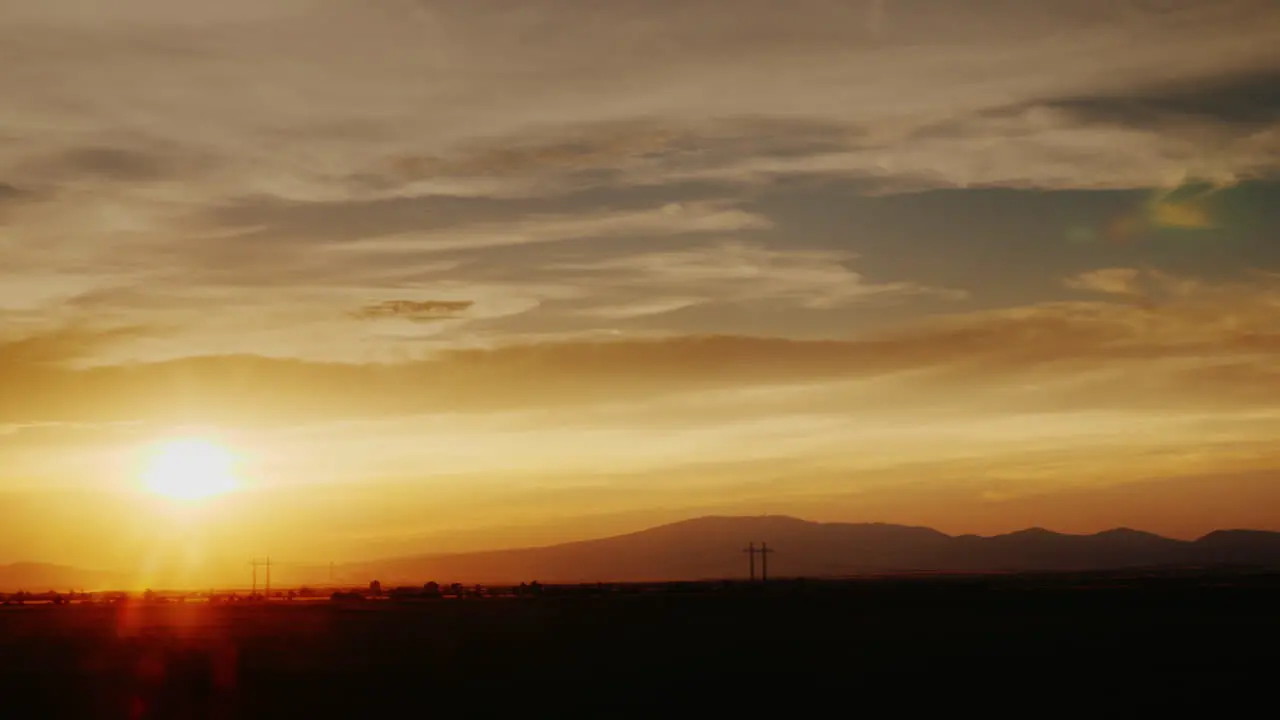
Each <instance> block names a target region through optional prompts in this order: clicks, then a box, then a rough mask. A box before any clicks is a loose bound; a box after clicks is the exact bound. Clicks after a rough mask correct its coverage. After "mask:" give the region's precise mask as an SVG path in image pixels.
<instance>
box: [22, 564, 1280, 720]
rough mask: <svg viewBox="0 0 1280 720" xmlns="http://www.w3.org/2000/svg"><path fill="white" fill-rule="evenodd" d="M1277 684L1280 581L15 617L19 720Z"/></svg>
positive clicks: (924, 701)
mask: <svg viewBox="0 0 1280 720" xmlns="http://www.w3.org/2000/svg"><path fill="white" fill-rule="evenodd" d="M1278 670H1280V579H1278V578H1275V577H1252V578H1241V577H1232V578H1204V577H1201V578H1180V579H1179V578H1172V579H1159V580H1153V579H1148V580H1124V581H1121V580H1115V579H1110V580H1090V581H1083V580H1075V581H1065V580H1063V579H1041V580H1033V579H1029V578H1015V579H1007V580H1002V581H992V580H967V581H955V580H934V581H910V582H896V581H895V582H888V581H875V582H851V583H840V584H834V583H832V584H815V583H812V582H810V583H805V584H794V583H790V582H785V581H784V582H773V583H770V584H769V586H768V587H767V588H762V587H759V586H755V587H750V588H743V587H738V588H737V589H724V588H718V587H716V586H708V587H706V588H701V589H692V590H690V589H685V590H683V591H679V592H676V591H672V592H648V593H637V594H625V593H620V594H609V595H604V596H589V595H581V596H556V595H547V596H544V597H537V598H522V599H515V598H504V599H480V600H475V599H466V600H455V599H446V600H436V601H425V602H407V603H400V602H393V601H365V602H356V603H350V604H342V603H330V602H328V601H322V602H308V603H303V602H273V603H272V604H270V605H268V606H263V605H251V604H240V605H222V606H203V605H194V604H188V605H177V604H166V605H144V604H133V605H122V606H102V605H100V606H92V605H70V606H58V607H55V606H37V607H32V606H28V607H7V608H2V609H0V691H2V692H3V698H4V700H3V702H4V706H3V709H0V717H33V718H36V717H38V718H45V717H85V718H117V717H135V718H149V717H174V718H206V717H214V718H217V717H280V718H304V717H370V716H377V717H431V716H436V715H451V716H454V717H470V716H481V715H489V714H501V715H506V716H510V717H530V716H533V717H543V716H550V717H556V716H566V715H578V716H592V717H617V716H623V715H626V716H644V717H652V716H657V715H677V716H683V715H694V714H697V715H702V716H707V715H709V714H710V716H720V715H721V714H722V713H725V712H731V713H733V714H736V715H742V714H744V713H745V714H752V715H754V714H764V713H765V712H766V711H767V710H768V711H771V712H772V711H781V712H783V713H785V714H786V715H787V716H792V715H794V714H800V713H804V714H808V712H809V711H810V710H812V711H813V712H820V713H822V714H823V715H836V716H850V715H883V714H894V715H914V714H915V713H916V712H917V711H923V710H926V709H928V710H933V709H942V708H949V709H951V710H952V711H955V712H958V711H959V710H961V709H964V708H968V709H975V708H976V709H978V710H979V711H983V712H991V711H997V712H999V713H1000V714H1005V713H1007V712H1012V713H1014V714H1017V715H1019V716H1031V717H1040V716H1057V715H1059V714H1061V713H1064V712H1066V711H1067V709H1068V708H1073V709H1075V711H1077V712H1078V711H1080V710H1086V711H1088V712H1089V713H1090V714H1091V715H1092V716H1104V717H1106V716H1112V715H1116V714H1120V713H1121V712H1122V710H1123V711H1125V712H1128V711H1130V710H1132V709H1138V710H1147V711H1156V710H1160V711H1164V710H1171V709H1183V710H1185V709H1187V708H1188V707H1190V706H1191V705H1193V704H1194V705H1198V706H1200V707H1202V708H1205V709H1208V710H1211V711H1217V712H1226V711H1235V710H1242V709H1244V708H1248V707H1249V706H1250V701H1252V700H1258V701H1259V702H1262V703H1263V704H1262V705H1259V706H1258V707H1257V709H1256V710H1253V711H1252V712H1250V714H1256V713H1262V714H1264V715H1268V716H1269V715H1270V714H1271V712H1272V711H1273V710H1274V707H1273V702H1274V701H1273V700H1268V699H1267V697H1268V696H1269V695H1271V694H1272V693H1271V690H1270V689H1271V688H1273V687H1274V683H1275V682H1277V677H1278V672H1277V671H1278ZM1233 714H1234V713H1233Z"/></svg>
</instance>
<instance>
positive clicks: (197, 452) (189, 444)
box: [142, 438, 240, 501]
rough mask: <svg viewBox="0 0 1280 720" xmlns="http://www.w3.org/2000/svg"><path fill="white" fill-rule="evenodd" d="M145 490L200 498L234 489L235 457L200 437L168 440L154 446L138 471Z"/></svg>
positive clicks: (235, 487) (235, 485)
mask: <svg viewBox="0 0 1280 720" xmlns="http://www.w3.org/2000/svg"><path fill="white" fill-rule="evenodd" d="M142 480H143V482H144V483H145V485H146V488H147V490H149V491H150V492H152V493H155V494H156V495H161V496H163V497H167V498H171V499H174V500H183V501H194V500H203V499H206V498H210V497H214V496H215V495H222V494H224V493H229V492H232V491H234V490H236V489H237V488H238V487H239V485H240V483H239V480H238V479H237V478H236V474H235V456H234V455H233V454H232V453H231V452H230V451H229V450H227V449H226V448H224V447H222V446H220V445H218V444H216V443H212V442H209V441H208V440H203V439H200V438H187V439H182V440H170V441H168V442H165V443H162V444H161V445H159V446H158V447H156V449H155V451H154V452H153V453H152V454H151V456H150V457H149V458H148V460H147V465H146V468H145V469H144V471H143V473H142Z"/></svg>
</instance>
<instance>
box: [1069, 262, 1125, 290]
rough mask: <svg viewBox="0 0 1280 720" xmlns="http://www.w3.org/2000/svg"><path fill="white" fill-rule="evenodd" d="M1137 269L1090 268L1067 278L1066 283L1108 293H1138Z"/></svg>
mask: <svg viewBox="0 0 1280 720" xmlns="http://www.w3.org/2000/svg"><path fill="white" fill-rule="evenodd" d="M1140 274H1141V272H1140V271H1139V270H1135V269H1133V268H1105V269H1102V270H1091V271H1089V272H1087V273H1082V274H1080V275H1077V276H1075V277H1072V278H1067V280H1066V285H1067V287H1069V288H1073V289H1076V290H1090V291H1093V292H1100V293H1109V294H1112V295H1138V294H1140V293H1141V290H1139V288H1138V283H1137V280H1138V277H1139V275H1140Z"/></svg>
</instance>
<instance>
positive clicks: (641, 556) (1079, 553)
mask: <svg viewBox="0 0 1280 720" xmlns="http://www.w3.org/2000/svg"><path fill="white" fill-rule="evenodd" d="M749 542H751V543H756V546H757V547H758V546H759V544H760V543H768V544H769V547H770V549H771V550H773V551H774V552H772V553H771V554H770V556H769V572H770V575H771V576H772V577H801V576H803V577H832V576H845V575H859V574H872V573H903V572H941V573H948V572H951V573H959V572H963V573H978V572H1038V571H1071V570H1081V571H1085V570H1122V569H1137V568H1191V567H1222V566H1237V567H1254V568H1270V569H1278V570H1280V533H1277V532H1264V531H1256V530H1219V531H1215V532H1212V533H1209V534H1208V535H1205V536H1203V537H1201V538H1198V539H1196V540H1176V539H1171V538H1166V537H1161V536H1159V535H1154V534H1151V533H1147V532H1141V531H1138V530H1130V529H1127V528H1120V529H1115V530H1108V531H1106V532H1101V533H1097V534H1094V535H1068V534H1063V533H1057V532H1052V531H1049V530H1045V529H1043V528H1031V529H1028V530H1021V531H1018V532H1014V533H1009V534H1005V535H995V536H990V537H983V536H978V535H947V534H944V533H941V532H939V531H937V530H933V529H930V528H926V527H910V526H904V525H886V524H880V523H818V522H810V521H806V520H800V519H796V518H792V517H785V516H758V517H704V518H697V519H693V520H686V521H683V522H677V523H672V524H670V525H663V526H659V527H655V528H650V529H647V530H642V531H640V532H635V533H630V534H626V535H618V536H615V537H608V538H603V539H598V540H585V541H580V542H571V543H565V544H561V545H551V546H547V547H535V548H521V549H511V550H492V551H484V552H469V553H448V554H423V555H413V556H408V557H396V558H388V559H382V560H375V561H370V562H362V563H349V564H345V565H341V566H338V567H337V568H335V571H336V572H335V574H334V575H333V577H335V578H336V579H337V580H338V581H340V582H342V583H354V584H361V585H362V584H366V583H368V582H369V581H370V580H373V579H377V580H379V581H381V582H382V583H383V585H386V586H390V585H393V584H413V585H420V584H422V583H423V582H426V581H428V580H434V581H437V582H441V583H448V582H461V583H467V584H470V583H487V584H498V583H516V582H522V581H532V580H537V581H539V582H542V583H581V582H597V581H600V582H647V581H663V580H672V581H680V580H706V579H719V578H745V577H746V576H747V573H748V560H747V556H746V554H745V553H744V552H743V549H744V548H746V546H747V544H748V543H749ZM757 563H759V559H758V558H757ZM284 570H285V569H284V568H281V570H280V571H279V572H280V574H279V575H278V576H277V577H278V583H277V585H276V586H277V587H281V586H283V585H285V584H291V585H303V584H314V585H323V584H325V583H326V582H327V580H328V578H329V577H330V576H329V568H328V566H327V565H326V566H324V567H323V568H322V567H319V566H316V567H313V568H310V569H308V568H301V567H294V568H291V569H289V571H288V572H287V573H286V572H284ZM120 578H121V576H119V575H113V574H110V573H102V572H96V571H87V570H78V569H75V568H68V567H62V566H55V565H44V564H38V563H20V564H15V565H5V566H0V591H4V590H8V591H12V590H16V589H19V588H26V589H28V590H33V591H42V590H45V589H48V588H58V589H66V588H87V589H115V588H116V587H122V586H123V585H122V583H124V582H125V581H123V580H121V579H120ZM246 579H247V578H246Z"/></svg>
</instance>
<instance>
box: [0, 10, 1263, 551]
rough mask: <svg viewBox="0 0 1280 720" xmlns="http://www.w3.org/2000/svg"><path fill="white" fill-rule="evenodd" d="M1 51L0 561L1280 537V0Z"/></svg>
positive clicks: (34, 45)
mask: <svg viewBox="0 0 1280 720" xmlns="http://www.w3.org/2000/svg"><path fill="white" fill-rule="evenodd" d="M0 65H2V66H3V67H4V68H5V69H4V71H3V72H0V97H3V98H4V102H3V111H0V563H7V562H15V561H20V560H23V561H26V560H30V561H42V562H55V563H63V564H69V565H76V566H81V567H92V568H103V569H116V570H122V571H137V572H151V571H152V570H153V569H154V568H155V567H161V566H167V564H174V563H182V562H189V563H193V566H198V567H204V568H212V567H214V566H217V567H235V568H237V570H236V572H240V570H239V568H240V567H241V566H243V565H244V562H245V561H247V559H248V558H249V557H250V556H252V555H266V554H271V555H272V556H273V557H276V558H280V561H281V562H299V563H302V562H328V561H330V560H336V561H340V562H341V561H345V560H355V559H361V558H376V557H384V556H393V555H399V554H407V553H418V552H433V551H453V550H466V549H477V548H493V547H508V546H519V545H527V544H545V543H550V542H556V541H561V540H570V539H581V538H588V537H598V536H603V535H609V534H615V533H620V532H627V531H632V530H637V529H640V528H643V527H647V526H650V525H654V524H658V523H662V522H668V521H673V520H678V519H684V518H688V517H694V516H700V515H708V514H759V513H772V514H790V515H796V516H800V517H805V518H809V519H814V520H830V521H834V520H840V521H883V522H896V523H908V524H920V525H930V526H932V527H936V528H938V529H940V530H943V531H945V532H952V533H961V532H976V533H980V534H992V533H998V532H1005V531H1009V530H1014V529H1019V528H1023V527H1028V526H1044V527H1049V528H1052V529H1057V530H1062V531H1069V532H1086V531H1089V532H1091V531H1096V530H1102V529H1106V528H1109V527H1114V526H1121V525H1124V526H1132V527H1139V528H1143V529H1147V530H1152V531H1156V532H1160V533H1164V534H1169V535H1173V536H1178V537H1195V536H1197V535H1199V534H1201V533H1203V532H1207V531H1208V530H1211V529H1214V528H1218V527H1251V528H1258V529H1275V530H1280V482H1277V480H1278V478H1280V476H1278V475H1277V474H1276V471H1277V469H1280V445H1277V442H1276V439H1277V438H1278V437H1280V173H1277V170H1278V169H1280V3H1277V2H1275V1H1274V0H1036V1H1035V2H1023V1H1021V0H968V1H967V2H957V1H956V0H843V1H841V0H786V1H785V2H783V1H781V0H778V1H776V2H775V1H772V0H733V1H732V2H730V0H678V1H677V0H609V1H608V2H601V1H599V0H220V1H219V2H208V1H206V0H200V1H198V2H197V1H196V0H114V1H113V2H98V1H95V0H40V1H39V2H34V1H33V0H0ZM174 438H200V439H203V440H205V441H207V442H209V443H212V444H215V445H217V446H218V447H221V448H225V449H226V450H227V451H228V452H230V453H231V454H232V455H234V456H235V458H236V462H237V467H236V476H237V477H238V478H239V479H240V480H241V487H240V488H239V489H238V490H237V491H236V492H232V493H228V494H226V495H223V496H219V497H216V498H212V499H210V500H208V501H204V502H200V503H194V504H193V503H185V504H183V503H175V502H173V501H172V500H170V499H168V498H164V497H158V496H156V495H155V494H153V493H149V492H147V490H146V488H145V487H144V483H143V481H142V477H143V476H144V474H145V469H146V467H147V463H148V462H151V461H153V460H154V453H155V452H156V448H158V447H164V445H163V443H165V442H166V441H168V440H171V439H174ZM202 572H212V571H211V570H206V571H202Z"/></svg>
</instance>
